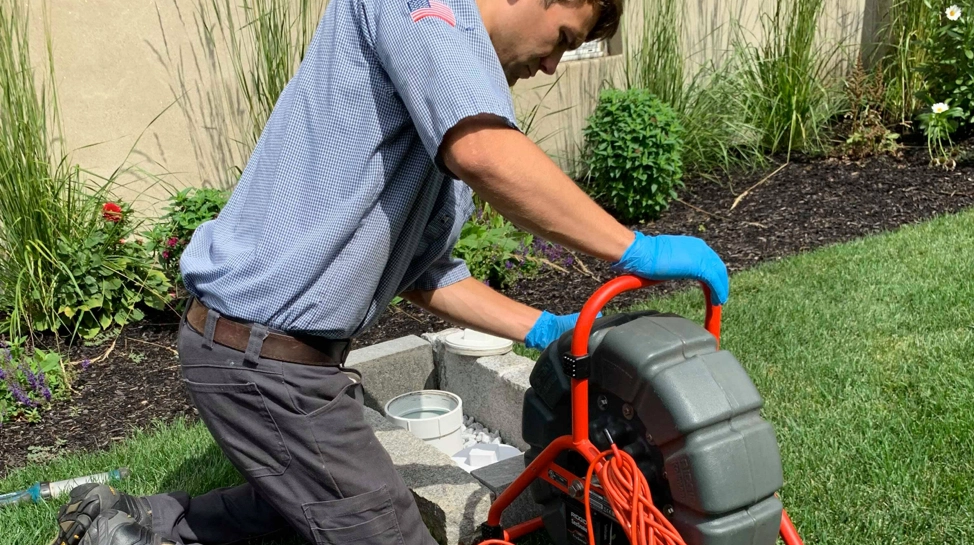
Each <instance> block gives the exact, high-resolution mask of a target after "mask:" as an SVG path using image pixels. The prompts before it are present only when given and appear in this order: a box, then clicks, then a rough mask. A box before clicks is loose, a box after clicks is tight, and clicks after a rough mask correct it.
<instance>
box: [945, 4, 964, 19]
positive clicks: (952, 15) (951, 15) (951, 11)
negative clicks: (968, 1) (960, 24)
mask: <svg viewBox="0 0 974 545" xmlns="http://www.w3.org/2000/svg"><path fill="white" fill-rule="evenodd" d="M944 13H946V14H947V18H948V19H950V20H951V21H956V20H958V19H960V8H959V7H957V5H956V4H955V5H953V6H950V7H949V8H947V11H946V12H944Z"/></svg>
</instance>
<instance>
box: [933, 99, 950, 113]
mask: <svg viewBox="0 0 974 545" xmlns="http://www.w3.org/2000/svg"><path fill="white" fill-rule="evenodd" d="M949 109H950V108H949V107H948V106H947V105H946V104H944V103H943V102H938V103H936V104H934V105H933V113H935V114H942V113H944V112H946V111H947V110H949Z"/></svg>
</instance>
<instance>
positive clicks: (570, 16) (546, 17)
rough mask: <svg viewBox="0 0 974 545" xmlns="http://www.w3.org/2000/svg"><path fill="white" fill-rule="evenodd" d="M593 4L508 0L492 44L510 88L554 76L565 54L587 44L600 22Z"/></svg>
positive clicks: (500, 12) (578, 0)
mask: <svg viewBox="0 0 974 545" xmlns="http://www.w3.org/2000/svg"><path fill="white" fill-rule="evenodd" d="M598 16H599V14H598V9H597V8H596V6H595V3H594V2H587V1H585V0H573V1H571V2H555V3H553V4H551V6H549V7H548V8H545V5H544V0H505V1H504V5H503V6H502V7H501V8H500V9H498V10H497V14H496V19H495V21H494V22H495V23H496V24H494V25H493V27H494V28H493V29H492V31H491V33H490V38H491V42H492V43H493V44H494V49H495V50H496V51H497V56H498V58H499V59H500V61H501V66H503V68H504V74H505V75H506V76H507V84H508V85H514V83H515V82H516V81H517V80H519V79H527V78H530V77H532V76H534V75H535V74H537V73H538V70H541V71H542V72H544V73H545V74H554V73H555V68H556V67H557V66H558V62H559V61H560V60H561V56H562V54H564V53H565V51H568V50H570V49H575V48H577V47H578V46H580V45H581V44H582V42H584V41H585V37H586V36H588V33H589V32H591V30H592V27H594V26H595V22H596V21H597V20H598Z"/></svg>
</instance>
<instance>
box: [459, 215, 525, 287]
mask: <svg viewBox="0 0 974 545" xmlns="http://www.w3.org/2000/svg"><path fill="white" fill-rule="evenodd" d="M532 240H533V237H532V236H531V235H530V234H529V233H525V232H524V231H520V230H518V229H517V228H516V227H514V225H513V224H511V222H509V221H507V220H506V219H504V217H503V216H501V215H500V214H498V213H496V212H494V211H492V210H491V208H490V206H489V205H486V204H485V205H484V208H483V209H481V208H478V210H477V212H476V213H475V214H474V216H473V217H472V218H470V220H468V221H467V223H466V224H464V226H463V229H462V230H461V231H460V238H459V240H457V243H456V245H455V246H454V247H453V255H454V256H455V257H458V258H460V259H462V260H464V261H466V262H467V268H469V269H470V274H471V275H472V276H473V277H474V278H477V279H478V280H481V281H484V282H485V283H487V285H489V286H493V287H496V288H504V287H507V286H510V285H511V284H513V283H514V282H515V281H517V280H518V279H519V278H522V277H527V276H531V275H532V274H534V273H535V272H536V271H537V270H538V262H537V260H534V259H531V256H530V250H529V248H530V247H531V243H532Z"/></svg>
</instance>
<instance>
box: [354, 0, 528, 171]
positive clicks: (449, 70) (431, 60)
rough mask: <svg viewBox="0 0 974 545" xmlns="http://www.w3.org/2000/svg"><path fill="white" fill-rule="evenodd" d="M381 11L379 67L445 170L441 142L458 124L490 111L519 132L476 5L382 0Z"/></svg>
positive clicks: (468, 0)
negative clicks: (441, 158) (440, 152)
mask: <svg viewBox="0 0 974 545" xmlns="http://www.w3.org/2000/svg"><path fill="white" fill-rule="evenodd" d="M375 6H376V7H375V9H376V15H375V21H374V25H373V33H374V35H373V38H374V43H375V49H376V54H377V56H378V59H379V62H380V63H381V64H382V67H383V69H384V70H385V71H386V73H387V74H388V76H389V79H390V80H391V82H392V85H393V87H394V88H395V90H396V92H397V93H398V94H399V96H400V98H401V99H402V101H403V103H404V104H405V106H406V109H407V110H408V111H409V115H410V117H411V118H412V120H413V123H414V124H415V126H416V130H417V131H418V132H419V136H420V138H421V139H422V141H423V145H424V147H425V148H426V150H427V152H428V153H429V155H430V157H431V158H432V159H433V160H434V161H435V162H436V163H437V165H438V166H439V167H440V168H441V169H443V165H442V163H441V162H440V159H439V148H440V144H441V143H442V142H443V136H444V135H445V134H446V132H447V131H448V130H450V129H451V128H453V127H454V126H455V125H456V124H457V123H458V122H459V121H461V120H463V119H465V118H467V117H471V116H475V115H479V114H492V115H495V116H497V117H499V118H501V119H503V120H504V121H506V122H507V124H508V125H509V126H511V127H512V128H515V129H516V128H517V121H516V119H515V115H514V106H513V102H512V100H511V94H510V89H509V88H508V86H507V81H506V79H505V77H504V73H503V70H502V68H501V66H500V62H499V61H498V59H497V54H496V53H495V51H494V49H493V47H492V46H491V44H490V39H489V37H488V36H487V32H486V30H485V29H484V28H483V24H482V23H481V21H480V15H479V13H478V12H476V9H477V8H476V5H475V4H474V2H473V1H472V0H442V1H436V0H376V2H375ZM443 170H444V171H445V169H443Z"/></svg>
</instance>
